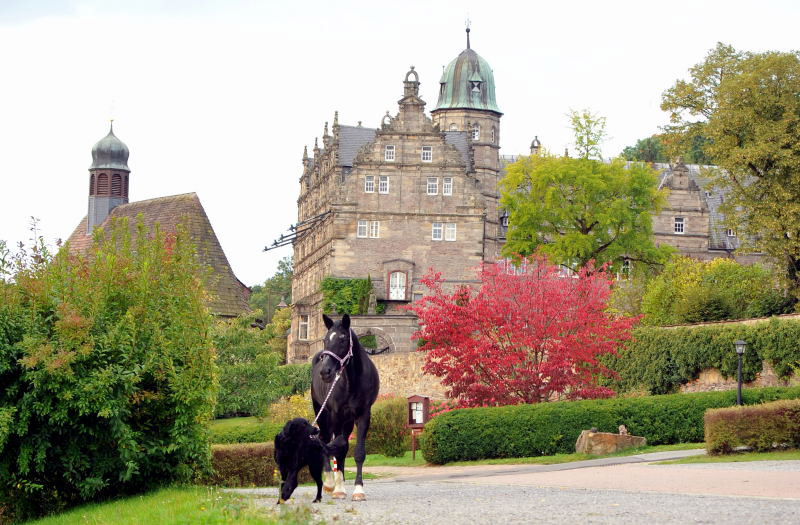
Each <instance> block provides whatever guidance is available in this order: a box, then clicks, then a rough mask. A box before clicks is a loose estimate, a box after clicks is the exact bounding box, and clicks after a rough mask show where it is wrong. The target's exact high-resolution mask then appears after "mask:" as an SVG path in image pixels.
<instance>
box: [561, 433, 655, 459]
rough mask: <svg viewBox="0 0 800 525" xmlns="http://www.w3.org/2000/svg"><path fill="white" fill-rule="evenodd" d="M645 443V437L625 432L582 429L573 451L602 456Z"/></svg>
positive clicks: (641, 445)
mask: <svg viewBox="0 0 800 525" xmlns="http://www.w3.org/2000/svg"><path fill="white" fill-rule="evenodd" d="M645 445H647V439H646V438H643V437H640V436H630V435H627V434H612V433H610V432H593V431H591V430H584V431H583V432H581V435H580V436H578V441H576V442H575V452H577V453H579V454H591V455H593V456H603V455H606V454H613V453H614V452H619V451H620V450H625V449H628V448H634V447H643V446H645Z"/></svg>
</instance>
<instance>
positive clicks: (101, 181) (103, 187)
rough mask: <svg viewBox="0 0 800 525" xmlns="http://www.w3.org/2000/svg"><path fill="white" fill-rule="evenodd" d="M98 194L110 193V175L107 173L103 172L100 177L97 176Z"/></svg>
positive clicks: (102, 195)
mask: <svg viewBox="0 0 800 525" xmlns="http://www.w3.org/2000/svg"><path fill="white" fill-rule="evenodd" d="M97 195H100V196H101V197H104V196H107V195H108V175H106V174H105V173H101V174H100V176H99V177H97Z"/></svg>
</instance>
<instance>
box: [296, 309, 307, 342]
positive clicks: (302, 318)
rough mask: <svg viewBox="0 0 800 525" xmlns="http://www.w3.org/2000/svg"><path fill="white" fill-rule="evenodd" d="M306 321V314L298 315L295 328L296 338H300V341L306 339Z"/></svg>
mask: <svg viewBox="0 0 800 525" xmlns="http://www.w3.org/2000/svg"><path fill="white" fill-rule="evenodd" d="M308 321H309V316H308V315H301V316H300V325H299V326H298V330H297V338H298V339H300V340H301V341H307V340H308Z"/></svg>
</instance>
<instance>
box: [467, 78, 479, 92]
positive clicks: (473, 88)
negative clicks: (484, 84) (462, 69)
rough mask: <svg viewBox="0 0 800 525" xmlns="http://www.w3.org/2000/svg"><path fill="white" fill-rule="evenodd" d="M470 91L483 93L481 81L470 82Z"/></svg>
mask: <svg viewBox="0 0 800 525" xmlns="http://www.w3.org/2000/svg"><path fill="white" fill-rule="evenodd" d="M469 90H470V91H472V92H473V93H480V92H481V82H480V80H470V81H469Z"/></svg>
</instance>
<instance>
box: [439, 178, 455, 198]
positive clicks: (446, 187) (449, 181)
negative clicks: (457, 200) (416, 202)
mask: <svg viewBox="0 0 800 525" xmlns="http://www.w3.org/2000/svg"><path fill="white" fill-rule="evenodd" d="M452 194H453V177H445V178H444V179H442V195H452Z"/></svg>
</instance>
